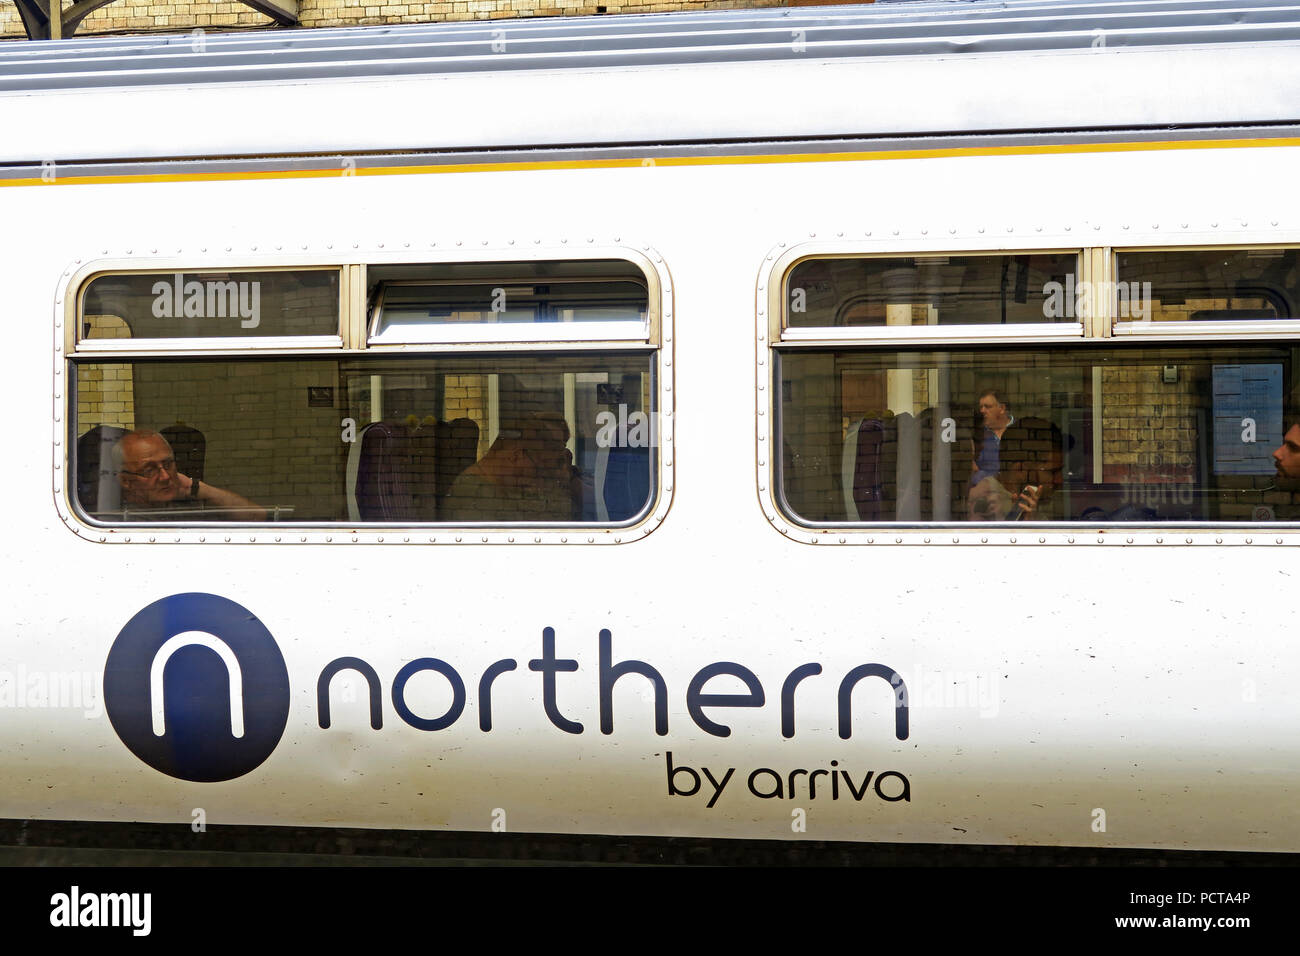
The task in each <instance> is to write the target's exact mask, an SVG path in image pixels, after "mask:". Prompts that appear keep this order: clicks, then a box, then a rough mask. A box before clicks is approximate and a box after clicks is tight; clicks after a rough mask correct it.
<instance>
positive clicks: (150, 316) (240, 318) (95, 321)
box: [78, 269, 341, 350]
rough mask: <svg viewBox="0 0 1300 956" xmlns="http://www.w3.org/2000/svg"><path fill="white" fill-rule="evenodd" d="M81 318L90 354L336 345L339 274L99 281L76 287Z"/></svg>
mask: <svg viewBox="0 0 1300 956" xmlns="http://www.w3.org/2000/svg"><path fill="white" fill-rule="evenodd" d="M81 316H82V321H81V324H80V327H79V328H78V340H79V342H81V343H85V344H86V345H88V346H89V347H92V348H95V349H110V350H111V349H122V350H131V349H139V348H141V346H142V344H143V342H145V341H148V342H151V343H152V344H153V345H154V346H155V347H157V346H158V344H159V340H162V342H164V343H166V344H167V345H168V346H169V347H184V345H185V342H186V340H190V342H191V343H192V344H194V345H198V346H199V347H202V346H205V345H206V346H208V347H211V342H210V340H211V339H232V340H235V341H247V340H261V344H263V345H265V344H267V343H266V341H265V340H269V339H272V338H295V339H299V338H303V337H308V338H317V339H323V340H324V342H325V344H333V345H338V344H341V343H340V339H339V316H340V302H339V270H338V269H312V270H304V269H294V270H269V271H258V272H253V271H246V270H245V271H239V270H212V271H177V272H165V273H163V272H137V273H125V274H113V275H101V276H98V277H96V278H94V279H92V280H91V281H90V282H88V283H87V284H86V285H85V287H84V291H83V293H82V302H81ZM169 340H170V341H169Z"/></svg>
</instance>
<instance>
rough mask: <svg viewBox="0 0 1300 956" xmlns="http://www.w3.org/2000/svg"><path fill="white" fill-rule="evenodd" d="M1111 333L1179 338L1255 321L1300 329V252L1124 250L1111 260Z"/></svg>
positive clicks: (1246, 326) (1239, 328) (1244, 328)
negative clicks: (1194, 330) (1184, 330)
mask: <svg viewBox="0 0 1300 956" xmlns="http://www.w3.org/2000/svg"><path fill="white" fill-rule="evenodd" d="M1115 260H1116V261H1115V276H1116V283H1115V301H1114V316H1115V324H1116V331H1117V332H1118V333H1120V334H1123V333H1124V332H1126V331H1132V332H1148V333H1149V332H1151V331H1158V330H1162V329H1163V330H1167V331H1174V332H1177V331H1178V329H1179V326H1170V325H1164V323H1196V326H1197V327H1198V328H1205V327H1209V326H1210V325H1213V324H1215V323H1228V328H1229V329H1230V330H1231V331H1232V332H1235V333H1242V332H1248V331H1249V327H1250V325H1251V324H1252V323H1256V322H1262V323H1266V324H1267V325H1268V327H1269V328H1270V329H1271V330H1274V331H1276V329H1277V328H1278V324H1279V321H1284V320H1288V319H1290V320H1297V321H1296V323H1295V324H1296V325H1297V326H1300V250H1298V249H1280V248H1257V249H1208V250H1200V249H1195V250H1183V249H1176V250H1160V251H1142V250H1138V251H1131V252H1129V251H1124V252H1119V253H1117V254H1116V256H1115Z"/></svg>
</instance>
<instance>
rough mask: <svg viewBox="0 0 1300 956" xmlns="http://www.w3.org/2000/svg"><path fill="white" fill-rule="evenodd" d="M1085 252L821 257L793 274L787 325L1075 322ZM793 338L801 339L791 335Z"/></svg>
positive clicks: (910, 328) (909, 329)
mask: <svg viewBox="0 0 1300 956" xmlns="http://www.w3.org/2000/svg"><path fill="white" fill-rule="evenodd" d="M1078 274H1079V253H1078V251H1077V250H1074V251H1067V252H1049V253H1032V254H1025V255H969V256H949V255H936V256H910V257H906V258H900V257H896V256H895V257H860V256H859V257H848V256H842V257H818V258H812V259H806V260H804V261H803V262H800V263H798V264H797V265H795V267H794V268H793V269H791V270H790V272H789V274H788V277H787V279H786V284H785V305H786V328H787V330H799V329H809V330H811V329H846V328H866V329H876V330H895V331H905V333H906V334H914V333H915V332H916V330H917V329H923V328H924V327H926V326H936V325H937V326H953V325H956V326H980V327H989V326H1004V325H1017V326H1021V325H1030V324H1042V323H1051V324H1074V323H1078V322H1079V321H1080V319H1079V317H1078V315H1077V314H1076V312H1075V309H1074V304H1075V303H1074V299H1073V297H1072V296H1067V295H1065V291H1066V290H1067V288H1069V289H1071V290H1072V287H1073V284H1074V283H1073V279H1074V277H1075V276H1077V275H1078ZM788 337H791V338H794V337H797V336H788Z"/></svg>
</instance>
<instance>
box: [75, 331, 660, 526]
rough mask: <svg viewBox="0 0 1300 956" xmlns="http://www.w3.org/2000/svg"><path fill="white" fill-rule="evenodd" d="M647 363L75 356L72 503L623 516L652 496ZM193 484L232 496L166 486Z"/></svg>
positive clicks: (374, 517) (177, 516)
mask: <svg viewBox="0 0 1300 956" xmlns="http://www.w3.org/2000/svg"><path fill="white" fill-rule="evenodd" d="M651 363H652V358H651V357H650V356H649V355H632V356H629V355H611V354H601V353H594V352H588V353H583V354H581V355H568V356H566V355H560V354H548V355H545V356H523V355H508V354H500V355H496V356H492V357H459V356H456V357H438V358H420V359H407V358H400V359H399V358H391V359H390V358H385V359H379V358H377V357H369V358H367V359H365V360H361V359H349V360H345V361H340V360H339V359H337V358H334V359H319V358H310V359H308V358H304V359H300V360H281V359H274V360H273V359H239V360H231V359H205V360H198V361H196V360H183V361H182V360H175V359H133V360H131V361H129V362H117V363H113V364H108V363H102V362H81V363H78V364H77V366H76V375H77V378H76V380H77V395H76V408H77V409H78V416H77V421H76V424H75V425H74V426H73V427H74V429H75V432H74V438H75V439H76V446H75V448H76V454H75V457H76V469H75V470H76V477H77V498H78V500H79V503H80V505H81V507H82V509H83V510H84V511H85V512H86V513H87V514H89V515H90V516H92V517H95V518H98V519H100V520H103V521H110V522H116V521H122V520H127V521H131V520H139V521H146V520H147V521H155V522H156V521H164V522H178V523H188V522H192V521H195V520H217V521H222V520H226V521H238V520H244V521H246V520H252V519H250V518H249V517H248V515H249V513H250V511H249V508H248V507H244V506H240V505H239V502H241V501H242V502H249V503H255V506H256V507H257V508H258V509H260V510H264V511H265V513H266V517H267V519H268V520H280V521H286V520H288V521H313V522H356V523H361V522H385V521H392V522H447V521H455V522H476V521H483V522H492V523H502V522H558V523H563V524H573V523H619V522H625V521H630V520H632V519H635V518H636V517H637V516H638V515H639V514H641V513H642V512H643V511H644V510H645V509H646V508H647V507H648V506H649V504H650V502H651V499H652V498H653V495H654V474H655V468H656V462H655V455H656V454H657V452H656V450H655V445H656V443H657V434H656V432H655V428H654V423H655V409H654V404H653V401H654V400H653V395H654V387H653V383H652V371H651V368H652V365H651ZM145 430H147V431H150V432H153V431H156V432H157V433H158V435H159V436H160V437H161V439H162V440H164V441H165V443H166V444H165V447H164V445H162V444H160V443H159V442H158V441H156V440H154V439H152V438H151V439H149V441H148V442H147V443H145V442H138V441H136V440H135V439H133V438H127V448H126V451H127V452H128V453H129V456H130V459H131V460H130V461H125V462H124V461H123V458H124V455H123V438H124V436H126V435H127V433H128V432H133V431H134V432H135V433H136V434H137V435H138V434H140V433H141V432H143V431H145ZM132 443H134V444H132ZM136 458H139V459H140V461H142V462H143V464H142V465H139V464H137V465H134V466H133V465H132V462H133V461H134V460H135V459H136ZM173 458H174V460H175V464H174V466H173V465H172V464H171V462H170V461H169V459H173ZM146 459H147V460H146ZM154 459H157V462H158V467H156V468H155V467H152V466H153V462H154ZM124 471H129V472H132V474H124ZM195 478H197V479H199V480H200V481H201V483H202V485H203V486H205V487H208V488H211V489H218V490H222V491H226V492H229V493H230V494H231V495H236V496H238V499H239V500H238V501H236V500H235V499H234V498H225V499H221V498H219V496H215V495H212V496H209V500H195V499H192V498H190V497H188V496H187V495H180V494H177V493H175V489H174V488H173V487H172V485H173V483H174V484H175V485H176V486H177V487H178V488H181V489H188V488H189V487H190V484H189V483H190V481H192V480H193V479H195ZM146 483H147V487H146ZM128 486H129V487H128ZM142 489H144V491H143V492H142ZM142 497H143V498H144V500H143V501H142V500H141V498H142Z"/></svg>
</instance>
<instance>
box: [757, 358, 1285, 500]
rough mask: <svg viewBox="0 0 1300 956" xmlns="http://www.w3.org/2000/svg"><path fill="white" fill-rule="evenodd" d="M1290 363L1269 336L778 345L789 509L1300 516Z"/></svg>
mask: <svg viewBox="0 0 1300 956" xmlns="http://www.w3.org/2000/svg"><path fill="white" fill-rule="evenodd" d="M1297 358H1300V347H1285V346H1275V345H1259V346H1255V345H1251V346H1241V347H1237V346H1227V345H1216V346H1214V347H1205V348H1187V347H1170V348H1142V347H1125V348H1108V349H1098V348H1075V349H1071V350H1069V351H1062V352H1048V351H1045V350H1043V349H1042V348H1022V349H1014V350H1013V349H999V350H997V351H989V350H974V349H966V350H952V351H943V352H911V353H907V354H905V355H899V354H898V353H897V352H890V353H881V352H858V351H847V350H842V351H841V350H827V351H822V350H816V351H808V350H801V351H799V352H795V353H789V354H781V355H780V356H779V363H778V364H779V370H778V373H777V374H778V377H779V381H780V385H781V388H780V394H781V406H780V419H781V425H782V430H781V437H782V446H783V447H782V450H783V458H784V460H783V463H782V469H781V488H782V491H783V494H784V499H785V503H786V507H787V508H788V510H789V512H790V513H791V514H792V516H797V517H798V518H800V519H801V520H802V521H804V522H805V523H809V524H836V523H844V522H849V523H852V522H861V521H870V522H877V521H879V522H929V521H934V522H954V521H958V522H964V521H992V522H1000V521H1019V520H1025V519H1030V520H1042V521H1069V522H1076V521H1081V522H1105V521H1193V522H1195V521H1223V520H1228V521H1251V520H1265V519H1267V520H1272V519H1277V520H1293V519H1296V518H1300V497H1298V496H1297V494H1296V493H1297V491H1300V484H1297V483H1296V482H1295V481H1290V480H1285V479H1281V478H1279V477H1278V476H1277V475H1276V474H1275V467H1274V462H1273V459H1272V452H1273V450H1274V449H1275V448H1277V447H1278V445H1279V444H1280V443H1281V440H1282V429H1283V418H1282V395H1283V383H1284V382H1289V381H1292V374H1293V370H1295V369H1297V368H1300V366H1298V365H1297V364H1296V362H1297ZM994 431H999V432H1000V437H999V438H998V439H996V440H991V439H990V435H991V434H992V433H993V432H994ZM1027 486H1028V487H1032V488H1033V489H1034V491H1033V492H1032V493H1031V495H1030V496H1028V497H1032V498H1033V499H1034V500H1033V501H1032V502H1029V501H1028V497H1027V498H1026V499H1022V498H1021V495H1022V493H1023V492H1024V489H1025V488H1026V487H1027ZM1027 504H1030V505H1032V507H1028V508H1027V507H1026V505H1027Z"/></svg>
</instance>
